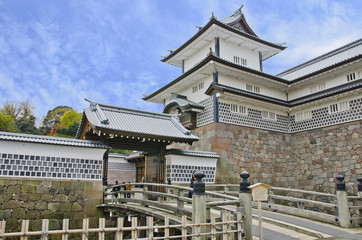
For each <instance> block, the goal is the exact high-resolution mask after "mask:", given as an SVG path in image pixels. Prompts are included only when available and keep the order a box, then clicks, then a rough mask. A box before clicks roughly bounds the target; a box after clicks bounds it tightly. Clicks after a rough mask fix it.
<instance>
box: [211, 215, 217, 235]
mask: <svg viewBox="0 0 362 240" xmlns="http://www.w3.org/2000/svg"><path fill="white" fill-rule="evenodd" d="M211 240H216V219H215V214H211Z"/></svg>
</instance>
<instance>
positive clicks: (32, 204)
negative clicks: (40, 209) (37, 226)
mask: <svg viewBox="0 0 362 240" xmlns="http://www.w3.org/2000/svg"><path fill="white" fill-rule="evenodd" d="M22 207H23V208H25V209H27V210H33V209H34V207H35V202H24V203H23V205H22Z"/></svg>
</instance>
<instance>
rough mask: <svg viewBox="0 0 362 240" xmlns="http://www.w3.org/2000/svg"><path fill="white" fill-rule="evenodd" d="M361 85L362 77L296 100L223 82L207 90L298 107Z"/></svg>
mask: <svg viewBox="0 0 362 240" xmlns="http://www.w3.org/2000/svg"><path fill="white" fill-rule="evenodd" d="M361 87H362V79H358V80H354V81H352V82H348V83H345V84H342V85H339V86H336V87H333V88H328V89H325V90H323V91H320V92H316V93H313V94H310V95H307V96H304V97H300V98H297V99H294V100H290V101H284V100H280V99H277V98H272V97H269V96H265V95H261V94H258V93H254V92H250V91H246V90H243V89H239V88H234V87H230V86H226V85H222V84H216V83H213V84H211V85H210V87H209V88H208V89H207V91H206V94H209V95H211V94H212V93H213V91H214V90H219V91H224V92H229V93H233V94H237V95H240V96H245V97H250V98H254V99H258V100H262V101H266V102H270V103H274V104H278V105H281V106H285V107H296V106H298V105H301V104H305V103H309V102H312V101H315V100H319V99H323V98H328V97H331V96H334V95H337V94H341V93H345V92H348V91H352V90H355V89H359V88H361Z"/></svg>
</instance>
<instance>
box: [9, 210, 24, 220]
mask: <svg viewBox="0 0 362 240" xmlns="http://www.w3.org/2000/svg"><path fill="white" fill-rule="evenodd" d="M25 215H26V212H25V209H24V208H15V209H13V212H12V215H11V217H13V218H17V219H25Z"/></svg>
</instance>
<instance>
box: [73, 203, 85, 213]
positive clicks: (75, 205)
mask: <svg viewBox="0 0 362 240" xmlns="http://www.w3.org/2000/svg"><path fill="white" fill-rule="evenodd" d="M82 210H83V207H82V206H81V205H80V204H79V203H77V202H75V203H73V204H72V211H73V212H79V211H82Z"/></svg>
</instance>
